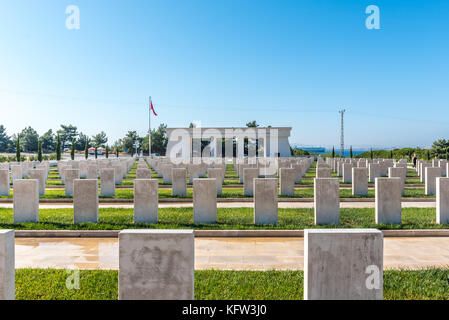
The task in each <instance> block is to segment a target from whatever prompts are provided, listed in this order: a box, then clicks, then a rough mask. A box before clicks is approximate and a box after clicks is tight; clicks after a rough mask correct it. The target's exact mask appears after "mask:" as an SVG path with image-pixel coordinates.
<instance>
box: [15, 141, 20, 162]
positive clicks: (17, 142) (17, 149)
mask: <svg viewBox="0 0 449 320" xmlns="http://www.w3.org/2000/svg"><path fill="white" fill-rule="evenodd" d="M16 160H17V162H20V138H19V136H17V141H16Z"/></svg>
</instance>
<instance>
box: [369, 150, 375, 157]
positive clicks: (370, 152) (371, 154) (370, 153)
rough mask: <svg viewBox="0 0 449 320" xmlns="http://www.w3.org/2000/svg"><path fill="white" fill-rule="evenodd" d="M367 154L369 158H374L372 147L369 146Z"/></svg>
mask: <svg viewBox="0 0 449 320" xmlns="http://www.w3.org/2000/svg"><path fill="white" fill-rule="evenodd" d="M369 156H370V158H371V159H374V153H373V148H371V150H370V151H369Z"/></svg>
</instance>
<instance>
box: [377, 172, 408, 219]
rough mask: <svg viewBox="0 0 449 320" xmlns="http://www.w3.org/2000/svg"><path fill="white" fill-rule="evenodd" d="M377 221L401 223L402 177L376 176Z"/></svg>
mask: <svg viewBox="0 0 449 320" xmlns="http://www.w3.org/2000/svg"><path fill="white" fill-rule="evenodd" d="M375 189H376V190H375V193H376V195H375V197H376V199H375V214H376V223H382V224H401V195H402V190H401V178H376V182H375Z"/></svg>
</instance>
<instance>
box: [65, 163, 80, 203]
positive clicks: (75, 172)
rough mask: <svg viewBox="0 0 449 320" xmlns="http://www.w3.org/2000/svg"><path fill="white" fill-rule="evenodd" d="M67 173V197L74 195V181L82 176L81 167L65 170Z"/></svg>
mask: <svg viewBox="0 0 449 320" xmlns="http://www.w3.org/2000/svg"><path fill="white" fill-rule="evenodd" d="M64 175H65V195H66V197H70V196H73V183H74V181H75V180H76V179H79V178H80V170H79V169H68V170H65V172H64Z"/></svg>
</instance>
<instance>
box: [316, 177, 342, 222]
mask: <svg viewBox="0 0 449 320" xmlns="http://www.w3.org/2000/svg"><path fill="white" fill-rule="evenodd" d="M314 207H315V224H335V225H337V224H340V183H339V181H338V178H318V179H316V178H315V179H314Z"/></svg>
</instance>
